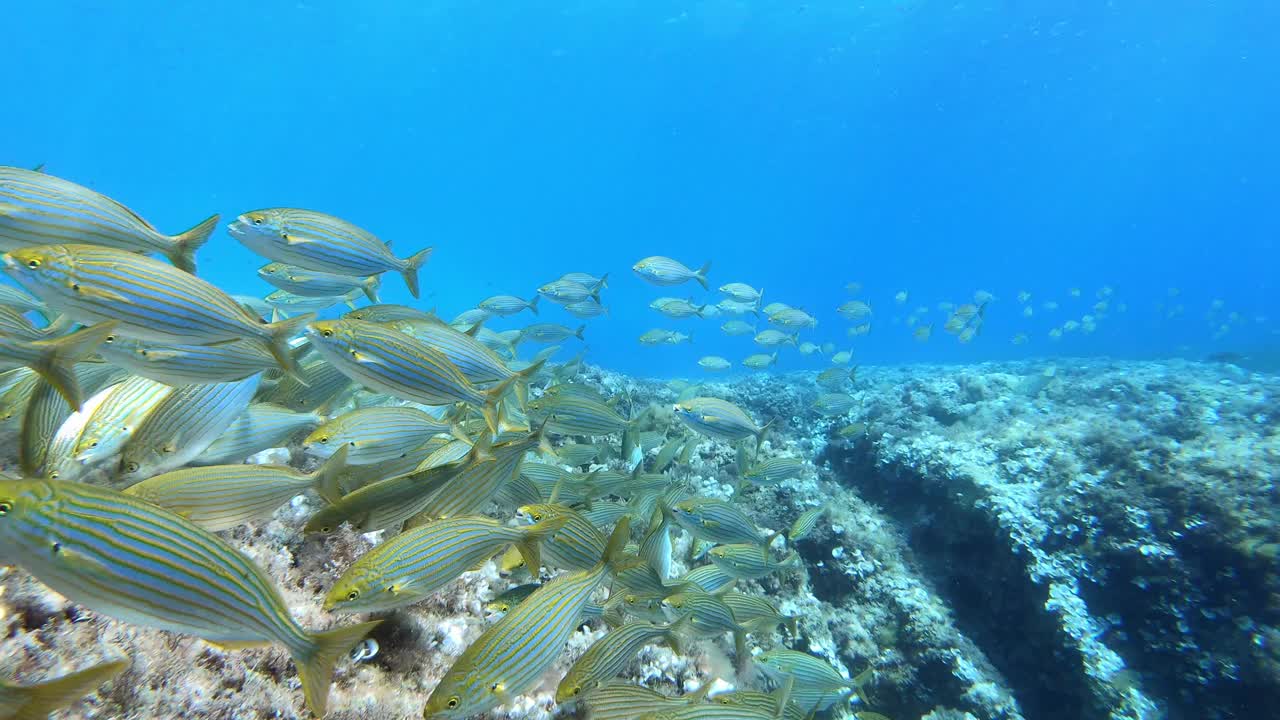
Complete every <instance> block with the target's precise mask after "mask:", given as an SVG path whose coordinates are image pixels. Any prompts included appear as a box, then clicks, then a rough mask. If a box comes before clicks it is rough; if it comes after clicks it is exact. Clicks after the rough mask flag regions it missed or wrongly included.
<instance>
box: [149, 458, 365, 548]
mask: <svg viewBox="0 0 1280 720" xmlns="http://www.w3.org/2000/svg"><path fill="white" fill-rule="evenodd" d="M344 455H345V451H342V452H338V453H335V454H334V456H333V457H332V458H330V459H329V460H328V461H327V462H326V463H325V464H323V465H321V466H320V467H319V468H317V469H316V471H315V472H310V473H304V472H301V471H299V470H297V469H295V468H292V467H289V466H288V465H208V466H205V467H192V468H182V469H180V470H173V471H171V472H167V473H164V474H162V475H156V476H155V477H151V478H147V479H146V480H143V481H142V482H140V483H136V484H134V485H131V486H129V487H128V488H126V489H125V490H124V494H126V495H130V496H132V497H136V498H140V499H142V500H146V501H147V502H149V503H152V504H154V505H159V506H160V507H162V508H166V509H168V510H169V511H170V512H174V513H177V514H178V515H181V516H182V517H184V518H186V519H188V520H190V521H191V522H193V523H195V524H197V525H199V526H200V527H202V528H204V529H205V530H208V531H210V532H217V531H219V530H230V529H232V528H237V527H240V526H241V525H244V524H245V523H249V522H253V521H255V520H262V519H264V518H269V517H271V514H272V513H274V512H275V511H276V510H277V509H279V508H280V506H281V505H283V504H285V503H286V502H288V501H289V500H291V499H292V498H294V497H296V496H298V495H301V494H302V493H303V492H304V491H306V490H308V489H314V490H316V491H317V492H319V493H320V495H321V496H323V497H324V498H325V499H326V500H328V501H330V502H337V501H338V500H340V499H341V498H340V495H341V494H340V493H339V492H337V472H338V470H340V469H341V468H342V465H343V460H344Z"/></svg>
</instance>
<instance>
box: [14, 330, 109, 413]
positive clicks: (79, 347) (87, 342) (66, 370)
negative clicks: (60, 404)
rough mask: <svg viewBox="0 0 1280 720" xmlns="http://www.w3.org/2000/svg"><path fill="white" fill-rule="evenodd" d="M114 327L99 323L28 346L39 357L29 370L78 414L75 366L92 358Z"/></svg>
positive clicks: (80, 399) (81, 396)
mask: <svg viewBox="0 0 1280 720" xmlns="http://www.w3.org/2000/svg"><path fill="white" fill-rule="evenodd" d="M118 324H119V323H118V322H116V321H115V320H111V321H108V322H101V323H98V324H97V325H91V326H89V327H87V328H83V329H80V330H77V331H75V332H73V333H71V334H70V335H67V336H66V337H60V338H56V339H53V340H36V341H34V342H32V343H30V345H31V346H33V347H35V348H38V350H39V353H40V354H39V356H38V357H37V358H36V359H35V360H34V361H33V362H32V363H31V369H32V370H35V371H36V372H38V373H40V375H41V377H43V378H44V379H45V380H46V381H48V383H49V384H50V385H51V386H53V389H54V390H57V391H58V394H59V395H61V396H62V398H63V399H64V400H66V401H67V404H68V405H70V406H71V407H72V408H73V409H75V410H79V409H80V408H81V407H82V406H83V405H84V390H83V389H81V387H80V383H79V382H78V381H77V380H76V363H78V362H80V361H81V360H84V359H85V358H86V357H88V356H89V355H92V354H93V352H94V350H97V349H98V346H99V345H101V344H102V343H103V342H104V341H105V340H106V339H107V337H108V336H110V335H111V333H113V332H115V329H116V325H118ZM19 342H20V341H19Z"/></svg>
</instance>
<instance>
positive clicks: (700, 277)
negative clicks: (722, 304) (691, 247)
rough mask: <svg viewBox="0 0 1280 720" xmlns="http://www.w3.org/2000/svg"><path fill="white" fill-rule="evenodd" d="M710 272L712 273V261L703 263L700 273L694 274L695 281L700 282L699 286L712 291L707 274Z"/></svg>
mask: <svg viewBox="0 0 1280 720" xmlns="http://www.w3.org/2000/svg"><path fill="white" fill-rule="evenodd" d="M709 272H711V261H710V260H708V261H706V262H705V263H703V264H702V267H700V268H698V272H696V273H694V274H693V279H694V280H697V281H698V284H699V285H701V286H702V289H703V290H710V289H711V287H710V286H709V285H707V273H709Z"/></svg>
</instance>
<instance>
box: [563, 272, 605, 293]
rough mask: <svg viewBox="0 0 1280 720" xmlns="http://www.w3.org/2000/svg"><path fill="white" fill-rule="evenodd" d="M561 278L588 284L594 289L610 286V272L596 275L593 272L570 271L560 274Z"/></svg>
mask: <svg viewBox="0 0 1280 720" xmlns="http://www.w3.org/2000/svg"><path fill="white" fill-rule="evenodd" d="M560 279H561V280H571V281H573V282H576V283H578V284H579V285H586V286H587V287H588V288H591V289H592V290H603V289H605V288H607V287H609V273H605V274H603V275H601V276H600V277H596V276H595V275H592V274H591V273H584V272H568V273H565V274H563V275H561V276H560Z"/></svg>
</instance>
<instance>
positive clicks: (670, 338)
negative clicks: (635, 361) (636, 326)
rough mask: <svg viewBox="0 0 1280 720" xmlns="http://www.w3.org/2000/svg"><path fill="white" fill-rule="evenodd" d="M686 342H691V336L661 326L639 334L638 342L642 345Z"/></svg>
mask: <svg viewBox="0 0 1280 720" xmlns="http://www.w3.org/2000/svg"><path fill="white" fill-rule="evenodd" d="M686 342H690V343H691V342H693V336H692V335H685V334H684V333H682V332H676V331H675V330H663V329H661V328H654V329H652V330H649V331H646V332H645V333H644V334H643V335H641V336H640V344H642V345H679V344H681V343H686Z"/></svg>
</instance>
